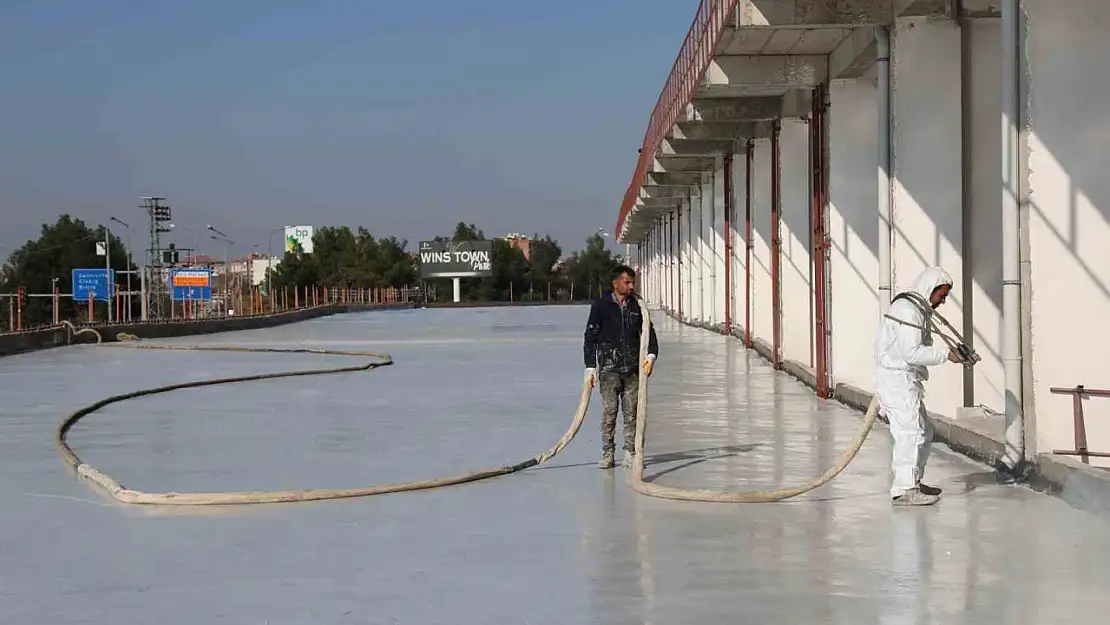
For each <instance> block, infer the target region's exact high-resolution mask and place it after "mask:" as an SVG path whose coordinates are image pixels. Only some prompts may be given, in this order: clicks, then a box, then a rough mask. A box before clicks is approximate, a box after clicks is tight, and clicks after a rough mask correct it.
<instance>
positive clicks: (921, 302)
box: [885, 292, 983, 369]
mask: <svg viewBox="0 0 1110 625" xmlns="http://www.w3.org/2000/svg"><path fill="white" fill-rule="evenodd" d="M899 299H906V300H909V301H910V302H912V303H913V304H914V305H915V306H917V307H918V308H919V309H920V310H921V313H922V314H923V315H924V317H925V319H926V320H927V321H926V325H927V326H928V327H926V326H919V325H917V324H914V323H909V322H908V321H903V320H901V319H899V318H897V317H894V316H892V315H890V314H887V315H885V316H886V318H887V319H890V320H892V321H896V322H898V323H900V324H902V325H907V326H910V327H913V328H917V329H919V330H922V331H924V332H928V333H930V334H933V335H936V336H939V337H940V338H941V340H942V341H944V343H945V344H946V345H948V348H949V349H951V350H952V351H954V352H956V355H957V356H959V357H960V364H962V365H963V366H964V367H967V368H968V369H970V368H972V367H974V366H975V365H976V364H978V363H979V362H980V361H981V360H983V358H982V357H981V356H980V355H979V354H978V353H977V352H976V351H975V349H974V348H972V347H971V346H970V345H968V344H967V342H966V341H964V338H963V337H962V336H960V333H959V332H957V331H956V328H954V327H953V326H952V324H951V323H949V322H948V320H947V319H945V318H944V315H941V314H940V313H938V312H937V311H936V310H934V309H933V307H932V305H931V304H929V302H928V300H926V299H925V298H924V297H921V296H920V295H918V294H917V293H912V292H906V293H901V294H899V295H897V296H896V297H895V298H894V300H892V302H893V301H897V300H899ZM938 321H939V322H940V324H941V325H943V326H944V327H945V328H947V329H948V331H949V332H951V335H949V334H947V333H946V332H944V331H943V330H941V329H940V328H939V327H937V322H938Z"/></svg>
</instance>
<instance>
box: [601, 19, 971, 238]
mask: <svg viewBox="0 0 1110 625" xmlns="http://www.w3.org/2000/svg"><path fill="white" fill-rule="evenodd" d="M949 4H950V3H949V2H947V1H946V0H702V2H701V3H700V5H699V7H698V10H697V14H696V17H695V19H694V23H693V25H692V26H691V27H690V30H689V32H688V33H687V35H686V39H685V40H684V41H683V44H682V48H681V50H680V52H679V56H678V59H677V60H676V61H675V64H674V66H673V68H672V70H671V74H670V76H669V77H668V79H667V83H666V85H665V87H664V89H663V92H662V94H661V95H660V98H659V100H658V102H657V103H656V106H655V109H654V110H653V111H652V115H651V118H650V121H649V123H648V129H647V133H646V135H645V138H644V142H643V144H642V146H641V150H640V155H639V158H638V160H637V163H636V169H635V171H634V173H633V177H632V182H631V184H630V185H629V187H628V190H627V192H626V193H625V197H624V201H623V203H622V205H621V210H620V214H619V216H618V219H617V224H616V230H615V232H616V233H617V238H618V240H619V241H621V242H622V243H638V242H639V241H641V240H642V239H643V237H644V235H645V233H646V232H647V231H648V230H649V229H650V228H651V226H652V225H653V224H654V223H655V222H656V221H657V220H658V219H659V218H660V217H661V216H664V215H666V214H668V213H669V212H671V211H674V210H676V209H678V208H679V207H680V206H681V204H682V202H683V200H684V199H686V198H688V197H689V196H690V194H691V193H693V192H694V191H693V190H692V187H694V186H696V185H698V184H700V182H701V174H702V173H703V172H709V171H711V170H712V169H713V167H714V163H715V160H716V159H717V158H718V157H719V156H721V155H723V154H725V153H729V152H731V153H733V154H740V153H743V149H744V148H743V146H744V144H745V142H746V140H747V139H749V138H762V137H768V136H769V132H770V131H769V129H770V122H772V121H773V120H775V119H781V118H784V117H806V116H808V115H809V112H810V110H811V109H812V102H811V101H810V100H811V97H812V95H811V94H812V90H813V88H814V87H816V86H817V85H818V84H823V83H827V82H828V81H829V80H832V79H837V78H859V77H866V76H868V75H869V73H871V72H873V71H874V66H875V61H876V42H875V29H876V26H878V25H879V24H886V23H889V22H890V21H891V20H892V19H893V17H894V16H899V17H908V16H927V15H947V11H948V10H949Z"/></svg>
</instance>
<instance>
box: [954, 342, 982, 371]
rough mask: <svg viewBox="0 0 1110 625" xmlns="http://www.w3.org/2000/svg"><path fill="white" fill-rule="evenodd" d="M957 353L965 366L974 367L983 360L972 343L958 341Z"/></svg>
mask: <svg viewBox="0 0 1110 625" xmlns="http://www.w3.org/2000/svg"><path fill="white" fill-rule="evenodd" d="M955 349H956V353H957V354H958V355H959V356H960V359H961V362H962V364H963V366H965V367H968V368H971V367H974V366H975V365H976V364H978V363H979V361H981V360H983V358H982V357H981V356H979V354H978V353H976V352H975V350H974V349H972V348H971V346H970V345H968V344H966V343H958V344H957V345H956V347H955Z"/></svg>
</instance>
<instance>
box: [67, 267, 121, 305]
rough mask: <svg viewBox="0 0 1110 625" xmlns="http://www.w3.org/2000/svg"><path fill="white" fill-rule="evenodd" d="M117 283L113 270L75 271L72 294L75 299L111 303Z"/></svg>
mask: <svg viewBox="0 0 1110 625" xmlns="http://www.w3.org/2000/svg"><path fill="white" fill-rule="evenodd" d="M115 282H116V275H115V272H114V271H112V270H111V269H74V270H73V288H72V289H71V292H72V293H73V297H74V299H76V298H79V297H80V298H82V299H84V298H86V297H88V298H90V299H91V300H97V301H103V302H109V301H111V296H112V291H113V289H112V285H113V284H115Z"/></svg>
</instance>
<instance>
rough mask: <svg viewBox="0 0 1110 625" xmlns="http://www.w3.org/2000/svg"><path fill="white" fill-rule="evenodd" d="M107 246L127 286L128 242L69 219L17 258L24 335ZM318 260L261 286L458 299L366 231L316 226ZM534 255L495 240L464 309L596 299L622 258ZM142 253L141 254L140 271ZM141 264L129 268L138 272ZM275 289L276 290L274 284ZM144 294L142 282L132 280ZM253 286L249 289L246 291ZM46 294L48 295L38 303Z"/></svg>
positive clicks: (386, 240) (460, 232) (7, 274)
mask: <svg viewBox="0 0 1110 625" xmlns="http://www.w3.org/2000/svg"><path fill="white" fill-rule="evenodd" d="M105 237H107V239H108V241H109V260H110V262H111V267H112V269H114V270H115V271H116V272H117V282H119V283H121V284H122V283H123V281H124V277H123V276H121V275H119V272H122V271H126V270H127V269H128V268H129V264H128V250H127V248H126V246H125V245H124V244H123V242H122V241H121V240H120V239H119V238H117V237H116V236H114V235H113V234H112V233H111V231H110V229H107V228H105V226H103V225H98V226H96V227H91V226H89V225H87V224H86V223H85V222H83V221H82V220H81V219H77V218H74V217H72V216H70V215H62V216H61V217H59V218H58V219H57V221H55V222H54V223H53V224H43V226H42V230H41V232H40V234H39V236H38V237H37V238H35V239H32V240H29V241H27V242H26V243H24V244H23V245H22V246H21V247H19V248H18V249H16V250H15V251H13V252H12V253H11V254H10V255H9V256H8V258H7V260H6V262H5V263H4V265H3V267H2V268H0V295H15V294H16V293H17V292H19V291H20V290H21V289H22V291H23V292H24V293H26V294H27V295H28V297H26V298H25V299H24V300H23V302H22V305H21V306H22V324H23V327H33V326H36V325H42V324H47V323H50V322H51V321H52V318H53V305H54V304H53V299H52V298H50V297H47V296H48V295H49V294H52V293H53V292H54V289H55V287H57V288H58V289H59V291H60V292H62V293H69V292H70V290H71V289H70V281H71V273H72V270H73V269H83V268H100V267H104V266H105V259H104V257H103V256H98V255H97V254H96V242H98V241H104V240H105ZM435 240H437V241H456V242H457V241H484V240H491V239H490V238H489V237H487V236H486V235H485V233H484V232H483V231H482V230H481V229H479V228H477V227H476V226H475V225H474V224H473V223H469V224H468V223H465V222H461V221H460V222H459V223H458V224H457V225H456V227H455V231H454V232H453V233H452V234H451V236H439V237H436V238H435ZM312 244H313V252H312V253H311V254H306V253H304V251H303V250H301V249H300V248H299V247H298V248H296V249H294V250H292V251H287V252H286V253H285V255H284V257H283V258H282V259H281V262H280V263H279V264H277V265H275V267H274V269H273V271H272V273H271V275H270V276H269V277H268V278H267V279H266V280H265V281H263V283H262V284H261V285H259V288H261V289H262V290H263V292H268V291H269V290H270V288H271V286H272V288H274V289H279V290H280V289H283V288H286V287H301V288H304V287H313V286H323V287H347V288H383V287H397V288H403V287H422V286H424V287H429V288H427V289H426V292H428V293H432V294H434V299H436V300H439V301H448V300H450V299H451V297H452V288H451V281H450V280H449V279H439V280H429V281H427V282H426V283H425V282H424V281H422V280H421V279H420V265H419V257H418V255H417V253H416V251H415V250H410V249H408V248H409V242H408V241H407V240H404V239H398V238H397V237H393V236H387V237H375V236H374V235H373V234H371V233H370V231H369V230H368V229H366V228H364V227H359V228H356V229H354V230H352V229H351V228H349V227H346V226H339V227H321V228H318V229H317V230H316V231H315V233H314V235H313V238H312ZM528 244H529V254H528V256H527V257H525V255H524V252H523V251H521V250H520V249H519V248H517V247H514V246H513V245H512V244H511V243H510V242H509V241H507V240H505V239H501V238H492V241H491V247H492V250H493V257H492V259H491V260H492V265H493V276H492V277H489V278H464V279H462V284H461V290H462V293H461V295H462V298H463V300H465V301H508V300H510V299H512V300H515V301H522V300H523V301H529V300H532V301H541V300H548V299H551V300H564V301H567V300H575V301H583V300H586V299H589V298H591V297H596V296H597V294H598V293H599V292H600V290H601V289H604V288H607V287H608V284H609V274H610V273H611V272H612V270H613V269H614V268H615V267H616V266H617V265H618V264H619V263H620V262H621V261H622V260H623V259H621V258H619V257H616V256H614V255H613V254H612V253H611V252H610V251H609V250H608V249H607V248H606V246H605V239H604V238H603V237H602V236H601V235H600V234H594V235H593V236H591V237H589V238H588V239H587V240H586V244H585V246H584V247H583V248H581V249H579V250H577V251H575V252H573V253H571V254H570V255H568V256H564V254H563V248H562V246H561V245H560V244H559V242H558V241H556V240H555V239H553V238H551V237H550V236H543V237H540V236H539V235H533V236H532V238H531V239H530V240H529V242H528ZM142 254H143V253H142V252H140V253H139V254H137V255H136V256H138V258H136V259H135V260H136V261H138V262H137V263H136V264H141V262H142V261H141V258H142ZM136 264H132V265H130V267H131V269H137V267H136V266H135V265H136ZM270 282H272V285H271V284H270ZM132 283H133V289H134V290H135V291H138V289H139V287H138V283H139V281H138V276H134V277H133V279H132ZM247 288H251V287H250V286H249V285H248V286H247ZM36 296H42V297H36ZM9 301H10V298H4V299H2V300H0V318H2V319H3V325H2V326H0V331H5V330H7V329H8V327H9V324H10V321H11V319H10V317H9V311H10V310H13V309H14V306H13V307H9V305H8V304H9ZM87 306H88V304H87V302H85V301H83V300H82V301H78V302H74V301H73V300H72V299H71V298H68V297H63V298H61V299H60V300H59V302H58V307H59V308H58V312H59V316H60V318H62V319H76V318H78V317H79V316H80V315H81V314H82V313H83V311H84V310H85V309H86V308H87ZM95 306H96V307H97V312H96V316H97V318H100V319H103V318H104V315H105V313H106V308H105V307H106V304H105V303H103V302H100V303H97V304H96V305H95Z"/></svg>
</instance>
